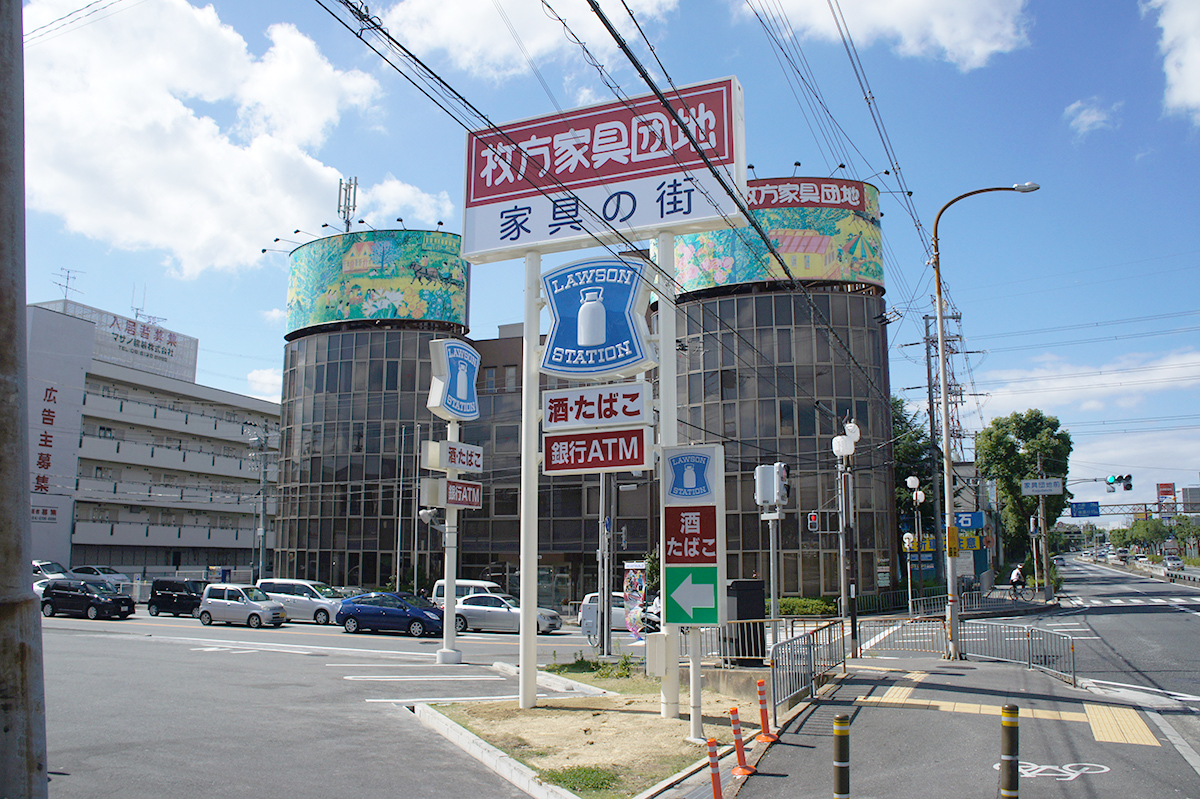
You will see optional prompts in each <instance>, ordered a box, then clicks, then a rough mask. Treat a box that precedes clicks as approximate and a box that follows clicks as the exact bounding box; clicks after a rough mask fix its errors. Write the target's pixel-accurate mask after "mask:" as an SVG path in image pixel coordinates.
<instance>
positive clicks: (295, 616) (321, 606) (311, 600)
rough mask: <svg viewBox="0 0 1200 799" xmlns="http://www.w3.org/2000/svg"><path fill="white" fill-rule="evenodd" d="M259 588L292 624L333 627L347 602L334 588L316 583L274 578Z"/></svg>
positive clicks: (262, 583) (264, 582) (262, 582)
mask: <svg viewBox="0 0 1200 799" xmlns="http://www.w3.org/2000/svg"><path fill="white" fill-rule="evenodd" d="M258 587H259V588H261V589H262V590H263V591H265V592H266V593H267V596H269V597H271V599H274V600H275V601H276V602H279V603H281V604H282V605H283V607H284V609H285V610H287V617H288V620H289V621H315V622H316V623H317V624H329V620H330V619H332V618H334V617H336V616H337V612H338V611H339V610H341V607H342V600H343V599H345V598H346V597H345V596H343V595H342V592H341V591H338V590H337V589H336V588H334V587H333V586H330V585H326V584H325V583H322V582H318V581H316V580H291V579H285V578H270V579H262V580H259V581H258Z"/></svg>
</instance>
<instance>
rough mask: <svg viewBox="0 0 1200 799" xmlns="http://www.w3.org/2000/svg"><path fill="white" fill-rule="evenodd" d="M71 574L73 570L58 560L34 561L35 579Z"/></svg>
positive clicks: (49, 578) (47, 578)
mask: <svg viewBox="0 0 1200 799" xmlns="http://www.w3.org/2000/svg"><path fill="white" fill-rule="evenodd" d="M70 576H71V570H70V569H68V568H67V567H66V566H64V565H62V564H61V563H59V562H58V561H56V560H35V561H34V562H33V579H35V580H54V579H65V578H67V577H70Z"/></svg>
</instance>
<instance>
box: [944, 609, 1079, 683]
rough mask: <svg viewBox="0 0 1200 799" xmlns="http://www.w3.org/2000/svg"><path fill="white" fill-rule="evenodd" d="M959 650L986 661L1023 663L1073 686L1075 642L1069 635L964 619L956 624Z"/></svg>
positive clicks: (1034, 628)
mask: <svg viewBox="0 0 1200 799" xmlns="http://www.w3.org/2000/svg"><path fill="white" fill-rule="evenodd" d="M958 646H959V651H960V652H961V653H962V654H963V655H974V656H976V657H980V658H986V659H988V660H1003V661H1005V662H1008V663H1024V664H1025V667H1026V668H1030V669H1038V670H1039V671H1044V672H1046V673H1047V674H1052V675H1054V676H1055V677H1059V678H1060V679H1062V680H1065V681H1066V682H1069V683H1070V684H1071V685H1075V684H1076V682H1075V642H1074V641H1073V640H1072V638H1071V636H1069V635H1067V634H1065V633H1060V632H1055V631H1054V630H1043V629H1040V628H1038V627H1022V626H1020V625H1016V624H1000V623H997V622H990V621H964V622H961V623H960V624H959V638H958Z"/></svg>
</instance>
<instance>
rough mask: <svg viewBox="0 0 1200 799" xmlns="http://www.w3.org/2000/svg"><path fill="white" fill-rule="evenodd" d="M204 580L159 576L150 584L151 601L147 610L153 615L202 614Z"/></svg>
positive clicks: (195, 615)
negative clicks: (201, 603) (201, 601)
mask: <svg viewBox="0 0 1200 799" xmlns="http://www.w3.org/2000/svg"><path fill="white" fill-rule="evenodd" d="M205 585H207V583H205V582H204V581H203V580H180V579H178V578H175V577H159V578H156V579H155V580H154V582H152V583H151V584H150V601H149V602H147V603H146V611H147V612H148V613H149V614H150V615H151V616H157V615H158V614H159V613H170V614H172V615H175V616H181V615H184V614H187V615H189V616H192V617H193V618H199V616H200V600H201V599H202V598H203V596H204V586H205Z"/></svg>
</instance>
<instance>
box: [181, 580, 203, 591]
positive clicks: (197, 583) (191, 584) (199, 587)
mask: <svg viewBox="0 0 1200 799" xmlns="http://www.w3.org/2000/svg"><path fill="white" fill-rule="evenodd" d="M183 584H184V585H186V586H187V587H188V590H189V591H195V592H196V593H197V594H203V593H204V586H206V585H208V583H206V582H204V581H203V580H184V581H183Z"/></svg>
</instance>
